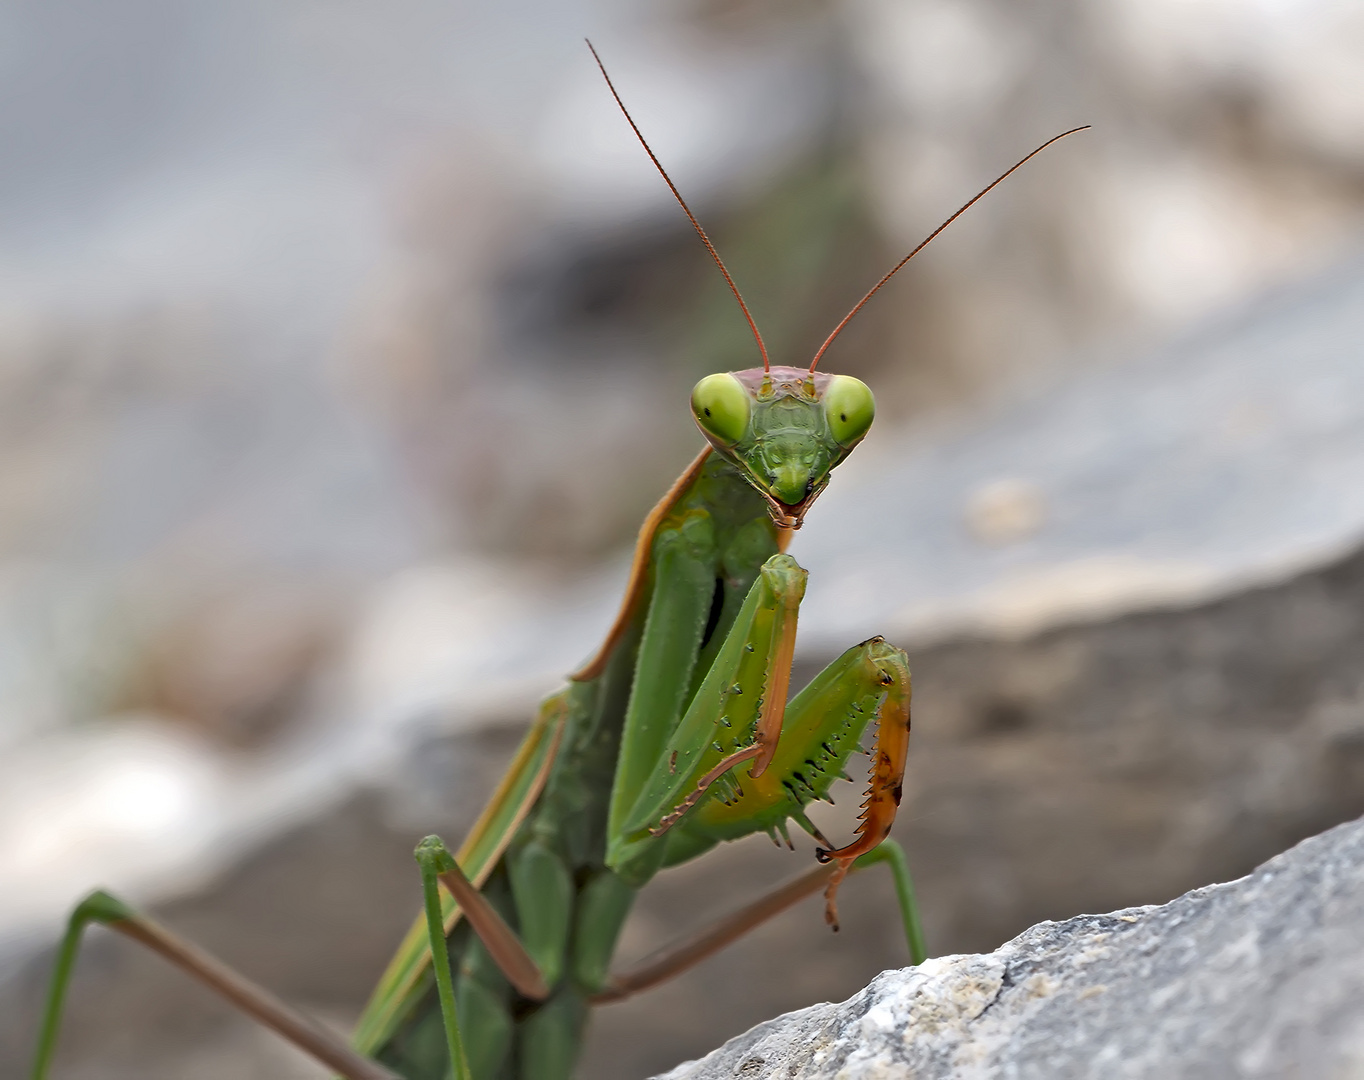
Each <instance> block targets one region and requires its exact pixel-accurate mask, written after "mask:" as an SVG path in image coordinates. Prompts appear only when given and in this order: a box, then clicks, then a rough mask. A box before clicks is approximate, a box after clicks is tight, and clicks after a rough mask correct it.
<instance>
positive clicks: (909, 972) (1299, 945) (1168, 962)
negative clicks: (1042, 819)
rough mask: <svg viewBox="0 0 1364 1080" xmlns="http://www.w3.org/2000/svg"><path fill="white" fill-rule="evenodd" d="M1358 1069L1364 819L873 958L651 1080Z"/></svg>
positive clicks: (1363, 1054)
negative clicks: (1112, 899)
mask: <svg viewBox="0 0 1364 1080" xmlns="http://www.w3.org/2000/svg"><path fill="white" fill-rule="evenodd" d="M1094 1076H1105V1077H1157V1076H1159V1077H1198V1078H1200V1080H1210V1078H1221V1077H1227V1078H1231V1077H1319V1078H1322V1080H1326V1078H1347V1077H1360V1076H1364V820H1361V821H1355V822H1351V823H1349V824H1346V825H1341V826H1339V827H1337V828H1335V829H1332V830H1331V831H1330V832H1327V833H1324V834H1322V835H1321V836H1317V837H1313V838H1312V839H1310V840H1305V841H1303V842H1302V843H1301V844H1299V845H1298V846H1297V847H1295V848H1293V849H1292V850H1290V851H1288V852H1286V853H1284V854H1283V855H1280V856H1278V857H1276V858H1274V859H1271V860H1270V861H1269V862H1267V863H1265V864H1264V865H1263V866H1261V867H1260V868H1259V869H1258V870H1256V871H1255V872H1254V873H1253V874H1250V875H1249V876H1247V877H1244V878H1241V879H1239V880H1237V881H1233V882H1230V883H1227V884H1224V885H1211V886H1208V887H1207V888H1203V889H1195V890H1194V891H1193V892H1190V893H1186V894H1185V895H1184V896H1181V897H1179V898H1178V899H1177V900H1174V901H1172V902H1171V903H1168V904H1164V905H1161V906H1150V907H1139V908H1128V909H1126V910H1123V911H1116V912H1113V913H1112V914H1109V915H1081V916H1077V917H1076V918H1073V919H1067V920H1066V921H1064V922H1045V923H1040V924H1038V925H1037V926H1034V927H1032V928H1031V929H1030V930H1027V931H1026V932H1025V933H1023V934H1020V935H1019V936H1018V937H1016V938H1014V939H1013V940H1012V941H1010V942H1007V943H1006V944H1005V945H1003V946H1001V947H1000V948H999V949H997V950H996V951H995V952H993V953H989V954H986V955H969V956H944V957H939V958H936V959H933V960H929V961H928V962H927V963H924V964H921V965H919V966H918V967H916V968H904V969H902V970H899V971H887V972H884V973H882V974H881V975H879V976H877V977H876V978H875V979H874V980H873V981H872V982H871V984H870V985H869V986H868V987H867V988H866V989H865V990H863V991H861V992H860V993H858V994H856V995H854V996H853V997H851V998H849V999H848V1000H847V1001H845V1002H843V1003H841V1004H838V1005H830V1004H823V1005H816V1006H813V1007H812V1008H808V1009H802V1010H801V1011H799V1012H793V1013H787V1014H786V1015H785V1016H781V1017H778V1018H777V1019H775V1020H772V1021H769V1022H768V1023H765V1024H761V1025H759V1026H758V1027H755V1028H753V1029H752V1030H751V1031H749V1032H747V1033H746V1034H744V1035H741V1036H739V1037H738V1038H735V1039H731V1040H730V1041H729V1042H728V1043H726V1044H725V1045H724V1046H723V1047H721V1048H720V1049H718V1050H716V1051H714V1052H713V1053H711V1054H709V1055H707V1056H706V1057H705V1058H704V1059H702V1060H701V1061H699V1062H690V1063H687V1064H684V1065H680V1066H678V1067H677V1068H676V1069H674V1070H673V1071H671V1072H669V1073H668V1074H667V1075H666V1078H665V1080H720V1078H722V1077H724V1078H731V1077H735V1078H738V1077H741V1078H743V1080H763V1078H768V1077H771V1078H776V1077H783V1078H796V1077H800V1078H810V1080H813V1078H816V1077H829V1078H833V1077H838V1078H839V1080H857V1078H863V1080H870V1078H873V1077H876V1078H890V1077H916V1078H929V1077H954V1078H962V1080H965V1078H971V1080H976V1078H980V1080H986V1078H990V1080H994V1078H1000V1080H1004V1078H1010V1080H1013V1078H1019V1080H1023V1078H1031V1077H1037V1078H1046V1080H1064V1078H1067V1077H1077V1078H1079V1077H1094Z"/></svg>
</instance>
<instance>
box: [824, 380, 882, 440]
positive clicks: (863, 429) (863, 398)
mask: <svg viewBox="0 0 1364 1080" xmlns="http://www.w3.org/2000/svg"><path fill="white" fill-rule="evenodd" d="M823 404H824V415H825V416H826V417H827V418H828V421H829V432H830V434H832V435H833V437H834V440H835V441H836V442H837V443H838V445H839V446H841V447H843V448H844V449H850V448H851V447H852V446H854V445H855V444H856V443H857V442H859V441H860V440H861V438H862V436H863V435H865V434H866V433H867V429H868V428H869V427H871V422H872V420H873V419H874V418H875V416H876V399H875V398H873V397H872V396H871V387H869V386H868V385H867V384H866V383H864V382H863V381H862V380H861V379H854V378H853V377H852V376H851V375H835V376H833V377H832V378H831V379H830V380H829V385H828V386H826V387H825V388H824V397H823Z"/></svg>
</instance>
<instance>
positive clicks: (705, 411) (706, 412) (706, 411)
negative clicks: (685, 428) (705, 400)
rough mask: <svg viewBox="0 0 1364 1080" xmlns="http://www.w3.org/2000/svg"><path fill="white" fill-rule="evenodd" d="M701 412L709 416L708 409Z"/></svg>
mask: <svg viewBox="0 0 1364 1080" xmlns="http://www.w3.org/2000/svg"><path fill="white" fill-rule="evenodd" d="M701 411H702V412H703V413H705V414H706V415H707V416H709V415H710V409H708V408H707V409H702V410H701Z"/></svg>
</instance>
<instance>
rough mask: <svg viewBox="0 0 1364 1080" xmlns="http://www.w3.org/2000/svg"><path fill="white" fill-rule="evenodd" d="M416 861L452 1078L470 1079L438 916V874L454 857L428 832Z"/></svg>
mask: <svg viewBox="0 0 1364 1080" xmlns="http://www.w3.org/2000/svg"><path fill="white" fill-rule="evenodd" d="M416 856H417V865H418V866H420V867H421V872H422V894H423V896H424V898H425V901H426V930H427V934H428V936H429V937H430V939H431V966H432V967H433V968H434V969H435V974H436V992H437V994H439V995H440V1013H441V1018H442V1019H443V1020H444V1021H445V1041H446V1043H447V1044H448V1046H449V1048H450V1067H451V1071H452V1074H453V1076H454V1080H470V1077H469V1063H468V1061H467V1060H466V1059H465V1057H464V1041H463V1040H462V1039H461V1038H460V1034H459V1017H458V1016H456V1015H455V990H454V986H453V985H452V983H451V979H450V952H449V949H448V948H447V947H446V944H445V922H444V919H443V918H442V916H441V902H440V889H439V888H438V887H437V876H438V875H440V874H442V873H446V872H447V871H449V870H451V869H452V868H453V867H454V865H455V860H454V857H453V856H452V855H451V854H450V852H449V851H447V850H446V848H445V844H444V843H442V842H441V839H440V837H439V836H428V837H427V838H426V839H425V840H423V841H422V842H421V843H420V844H418V845H417V851H416Z"/></svg>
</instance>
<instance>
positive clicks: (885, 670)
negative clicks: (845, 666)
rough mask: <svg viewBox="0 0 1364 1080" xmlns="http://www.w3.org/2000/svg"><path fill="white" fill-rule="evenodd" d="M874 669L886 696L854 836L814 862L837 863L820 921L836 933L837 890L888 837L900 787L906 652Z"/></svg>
mask: <svg viewBox="0 0 1364 1080" xmlns="http://www.w3.org/2000/svg"><path fill="white" fill-rule="evenodd" d="M877 668H878V671H879V678H880V682H881V685H882V686H883V687H885V697H884V698H883V699H882V702H881V706H880V709H879V710H878V711H877V714H876V721H877V728H876V745H875V748H874V750H873V751H872V755H873V756H872V768H871V784H870V786H869V787H868V788H867V797H866V800H865V801H864V802H863V803H862V813H861V815H860V817H859V824H858V826H857V830H856V837H857V838H856V839H855V840H853V842H852V843H851V844H848V845H846V846H845V847H841V848H835V849H833V850H829V849H827V848H822V847H821V848H816V849H815V858H817V859H818V860H819V861H820V862H822V863H829V862H833V863H837V864H838V868H837V869H836V870H835V871H834V874H833V876H832V877H831V878H830V879H829V883H828V885H827V887H826V888H825V890H824V921H825V922H827V923H828V924H829V925H830V926H831V927H833V928H834V929H835V930H837V929H838V901H837V897H838V887H839V885H840V884H842V882H843V878H844V877H846V876H847V873H848V870H849V869H850V868H851V867H852V864H853V863H854V862H855V861H856V860H857V858H858V857H859V856H861V855H865V854H866V853H867V852H869V851H871V850H872V849H873V848H875V847H876V846H877V845H878V844H880V843H881V841H882V840H884V839H885V838H886V837H887V836H889V835H890V827H891V825H893V824H894V822H895V814H896V811H897V810H899V808H900V796H901V793H902V792H903V789H904V788H903V785H904V778H905V756H906V754H907V752H908V750H909V698H910V680H909V666H908V664H907V663H906V661H905V655H904V653H902V652H900V651H899V650H898V649H893V650H888V651H887V652H886V654H884V655H883V656H881V657H878V658H877Z"/></svg>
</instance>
